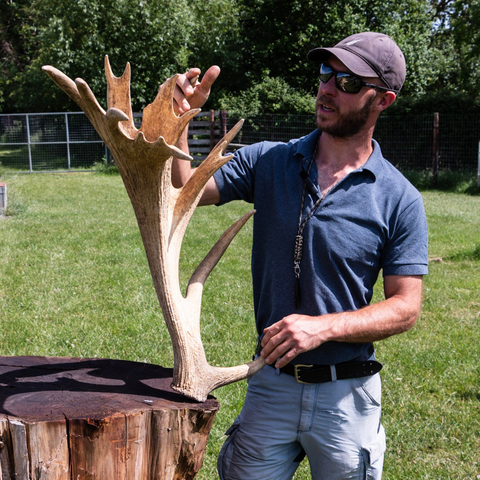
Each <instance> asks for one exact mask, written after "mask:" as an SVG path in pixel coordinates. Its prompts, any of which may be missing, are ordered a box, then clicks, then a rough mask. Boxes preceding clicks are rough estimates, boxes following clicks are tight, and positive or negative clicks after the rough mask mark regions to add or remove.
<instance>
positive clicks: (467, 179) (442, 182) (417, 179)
mask: <svg viewBox="0 0 480 480" xmlns="http://www.w3.org/2000/svg"><path fill="white" fill-rule="evenodd" d="M402 173H403V175H405V177H407V178H408V179H409V180H410V182H411V183H412V184H413V185H415V187H417V188H418V189H420V190H432V189H435V190H441V191H443V192H454V193H465V194H468V195H480V188H479V187H478V186H477V179H476V178H475V176H474V175H472V174H471V173H468V172H450V171H448V170H440V171H439V172H438V176H437V185H436V186H434V181H433V174H432V172H431V170H424V171H419V170H402Z"/></svg>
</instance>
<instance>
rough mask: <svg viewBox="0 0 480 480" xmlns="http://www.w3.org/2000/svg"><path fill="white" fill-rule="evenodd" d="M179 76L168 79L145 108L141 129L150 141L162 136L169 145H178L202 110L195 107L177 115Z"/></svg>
mask: <svg viewBox="0 0 480 480" xmlns="http://www.w3.org/2000/svg"><path fill="white" fill-rule="evenodd" d="M177 78H178V75H174V76H173V77H171V78H169V79H167V80H166V81H165V83H164V84H163V85H162V86H161V87H160V89H159V90H158V94H157V96H156V97H155V100H154V101H153V102H152V103H151V104H150V105H147V107H145V108H144V110H143V120H142V128H141V130H142V131H143V132H144V133H145V138H146V139H147V140H149V141H152V142H153V141H155V139H157V138H158V137H159V136H162V137H163V138H165V141H166V142H167V143H168V144H169V145H176V144H177V142H178V139H179V138H180V135H181V134H182V132H183V130H184V129H185V127H186V126H187V125H188V123H189V122H190V120H191V119H192V118H193V117H194V116H195V115H197V113H200V112H201V109H200V108H193V109H191V110H189V111H188V112H186V113H184V114H183V115H181V116H180V117H179V116H177V115H175V112H174V111H173V92H174V90H175V84H176V80H177Z"/></svg>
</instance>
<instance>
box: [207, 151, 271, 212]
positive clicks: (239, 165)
mask: <svg viewBox="0 0 480 480" xmlns="http://www.w3.org/2000/svg"><path fill="white" fill-rule="evenodd" d="M264 143H265V142H261V143H257V144H254V145H249V146H248V147H243V148H241V149H239V150H237V151H236V152H235V155H234V157H233V158H232V159H231V160H230V161H229V162H227V163H226V164H225V165H224V166H223V167H222V168H221V169H219V170H217V171H216V172H215V174H214V178H215V181H216V182H217V187H218V190H219V192H220V202H219V203H218V205H223V204H225V203H228V202H231V201H232V200H244V201H246V202H248V203H253V199H254V189H255V167H256V163H257V161H258V159H259V157H260V156H261V155H262V151H263V149H264Z"/></svg>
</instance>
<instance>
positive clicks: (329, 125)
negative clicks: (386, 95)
mask: <svg viewBox="0 0 480 480" xmlns="http://www.w3.org/2000/svg"><path fill="white" fill-rule="evenodd" d="M325 63H326V64H327V65H328V66H329V67H331V68H332V69H333V70H336V71H339V72H349V70H348V68H347V67H345V65H344V64H343V63H342V62H340V60H338V59H337V58H336V57H333V56H331V57H330V58H329V59H328V61H327V62H325ZM377 94H378V92H377V90H375V89H373V88H365V87H364V88H362V90H360V92H359V93H355V94H353V93H346V92H343V91H341V90H339V89H337V87H336V86H335V78H334V76H332V78H330V80H329V81H328V82H327V83H323V82H320V86H319V89H318V94H317V102H316V110H317V128H318V129H319V130H321V131H322V132H325V133H327V134H329V135H331V136H332V137H336V138H350V137H353V136H355V135H356V134H358V133H359V132H361V131H362V129H364V127H365V126H366V125H367V124H369V120H370V121H371V115H370V114H371V110H372V105H373V102H374V101H375V98H376V96H377Z"/></svg>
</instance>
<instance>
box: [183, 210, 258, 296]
mask: <svg viewBox="0 0 480 480" xmlns="http://www.w3.org/2000/svg"><path fill="white" fill-rule="evenodd" d="M254 213H255V210H251V211H250V212H247V213H246V214H245V215H242V217H240V218H239V219H238V220H237V221H236V222H235V223H234V224H233V225H232V226H231V227H230V228H228V229H227V230H226V231H225V232H224V233H223V235H222V236H221V237H220V238H219V239H218V241H217V243H216V244H215V245H214V246H213V247H212V249H211V250H210V252H208V254H207V256H206V257H205V258H204V259H203V260H202V262H201V263H200V264H199V265H198V267H197V268H196V269H195V271H194V272H193V275H192V277H191V278H190V281H189V282H188V286H187V300H190V299H192V301H198V300H200V299H201V294H202V291H203V285H204V284H205V280H206V279H207V277H208V276H209V275H210V273H211V271H212V270H213V269H214V268H215V266H216V265H217V263H218V261H219V260H220V258H221V257H222V255H223V254H224V253H225V250H226V249H227V248H228V246H229V245H230V243H231V242H232V240H233V239H234V238H235V235H236V234H237V233H238V232H239V231H240V229H241V228H242V227H243V226H244V225H245V223H247V220H248V219H249V218H250V217H251V216H252V215H253V214H254Z"/></svg>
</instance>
